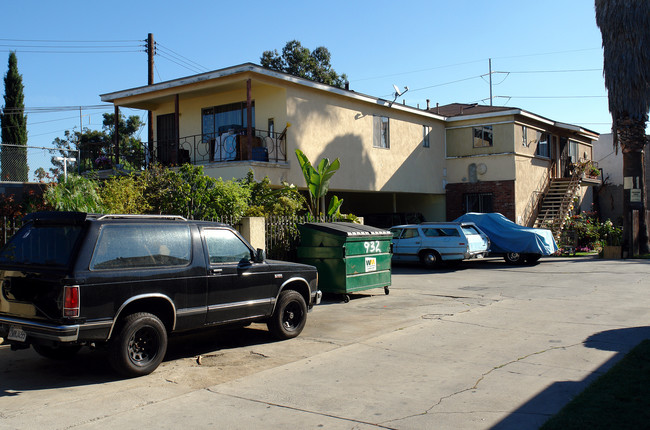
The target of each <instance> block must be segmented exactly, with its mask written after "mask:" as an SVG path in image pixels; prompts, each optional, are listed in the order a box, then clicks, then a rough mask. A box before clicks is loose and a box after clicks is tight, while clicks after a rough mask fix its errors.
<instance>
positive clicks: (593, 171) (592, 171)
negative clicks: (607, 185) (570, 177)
mask: <svg viewBox="0 0 650 430" xmlns="http://www.w3.org/2000/svg"><path fill="white" fill-rule="evenodd" d="M585 173H586V174H587V176H589V177H590V178H597V177H598V176H600V169H598V167H596V166H594V165H593V164H591V163H590V164H589V165H588V166H587V169H586V170H585Z"/></svg>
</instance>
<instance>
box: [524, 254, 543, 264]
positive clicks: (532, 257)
mask: <svg viewBox="0 0 650 430" xmlns="http://www.w3.org/2000/svg"><path fill="white" fill-rule="evenodd" d="M540 258H542V255H541V254H526V263H527V264H530V265H533V264H537V262H538V261H539V259H540Z"/></svg>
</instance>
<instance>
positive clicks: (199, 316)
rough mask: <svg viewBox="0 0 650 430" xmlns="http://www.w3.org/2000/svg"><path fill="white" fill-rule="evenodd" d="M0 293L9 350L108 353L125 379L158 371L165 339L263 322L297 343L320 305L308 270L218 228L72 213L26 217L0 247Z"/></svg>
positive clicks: (0, 322)
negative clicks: (93, 350) (95, 350)
mask: <svg viewBox="0 0 650 430" xmlns="http://www.w3.org/2000/svg"><path fill="white" fill-rule="evenodd" d="M0 288H1V294H0V337H2V338H4V339H5V343H9V344H11V346H12V349H20V348H28V347H29V345H32V346H33V347H34V349H35V350H36V351H37V352H38V353H39V354H41V355H43V356H46V357H49V358H65V357H69V356H72V355H73V354H75V353H76V352H77V351H78V350H79V349H80V348H81V347H82V346H85V345H86V346H101V345H106V346H107V347H108V356H109V360H110V362H111V364H112V365H113V367H114V368H115V369H116V370H117V371H119V372H120V373H122V374H124V375H127V376H140V375H146V374H149V373H151V372H153V371H154V370H155V369H156V368H157V367H158V365H159V364H160V363H161V361H162V360H163V357H164V355H165V351H166V349H167V336H168V335H169V334H170V333H175V332H180V331H184V330H190V329H196V328H200V327H208V326H213V325H218V324H230V323H233V324H240V325H246V324H248V323H251V322H258V321H264V322H266V323H267V325H268V328H269V330H270V332H271V333H272V334H273V335H274V336H275V337H277V338H279V339H289V338H293V337H295V336H298V335H299V334H300V332H301V331H302V329H303V327H304V326H305V322H306V319H307V312H308V310H310V309H311V308H312V307H313V305H315V304H318V303H319V302H320V299H321V292H320V291H319V290H318V276H317V272H316V269H315V268H314V267H313V266H308V265H304V264H296V263H288V262H283V261H271V260H266V259H265V258H264V252H263V251H262V250H257V251H255V250H254V249H253V248H252V247H251V246H250V245H249V244H248V243H247V242H246V240H244V239H243V238H242V237H241V236H240V235H239V233H237V231H235V230H234V229H233V228H231V227H229V226H227V225H225V224H220V223H213V222H206V221H188V220H186V219H184V218H181V217H176V216H147V215H91V214H86V213H79V212H41V213H35V214H31V215H29V216H28V217H26V224H25V225H24V226H23V227H22V228H21V229H20V230H19V231H18V232H17V233H16V234H15V235H14V236H13V237H12V239H11V240H10V241H9V242H8V243H7V244H6V245H5V246H4V247H3V248H2V249H0Z"/></svg>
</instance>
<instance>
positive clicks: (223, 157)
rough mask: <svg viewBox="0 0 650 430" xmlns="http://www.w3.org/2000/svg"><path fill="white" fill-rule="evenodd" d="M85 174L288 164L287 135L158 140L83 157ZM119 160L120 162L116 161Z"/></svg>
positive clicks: (261, 132)
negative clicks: (230, 164)
mask: <svg viewBox="0 0 650 430" xmlns="http://www.w3.org/2000/svg"><path fill="white" fill-rule="evenodd" d="M81 160H82V161H81V163H82V166H85V167H86V168H85V169H84V170H91V169H92V170H102V169H109V168H114V167H117V168H120V167H121V168H125V169H127V170H142V169H145V168H146V167H147V166H149V165H150V164H152V163H160V164H162V165H167V166H178V165H181V164H184V163H191V164H195V165H196V164H207V163H219V162H229V161H262V162H273V163H279V162H286V161H287V149H286V132H282V133H277V132H270V131H264V130H253V132H252V134H251V135H250V136H249V135H248V134H247V132H246V130H243V131H239V132H232V133H222V134H218V133H203V134H195V135H191V136H184V137H181V138H179V139H178V140H175V139H165V140H157V141H154V142H151V143H147V142H145V143H142V144H141V145H134V144H131V145H130V146H129V147H128V148H125V147H124V146H123V145H120V152H119V154H116V152H115V150H114V148H110V150H109V151H105V153H103V154H101V155H99V156H98V154H97V153H96V152H90V151H89V152H86V153H84V152H83V151H82V153H81ZM116 160H119V161H116Z"/></svg>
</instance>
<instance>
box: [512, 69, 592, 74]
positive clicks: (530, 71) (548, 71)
mask: <svg viewBox="0 0 650 430" xmlns="http://www.w3.org/2000/svg"><path fill="white" fill-rule="evenodd" d="M602 71H603V69H602V68H601V69H573V70H522V71H518V72H508V73H518V74H521V73H574V72H602Z"/></svg>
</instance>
